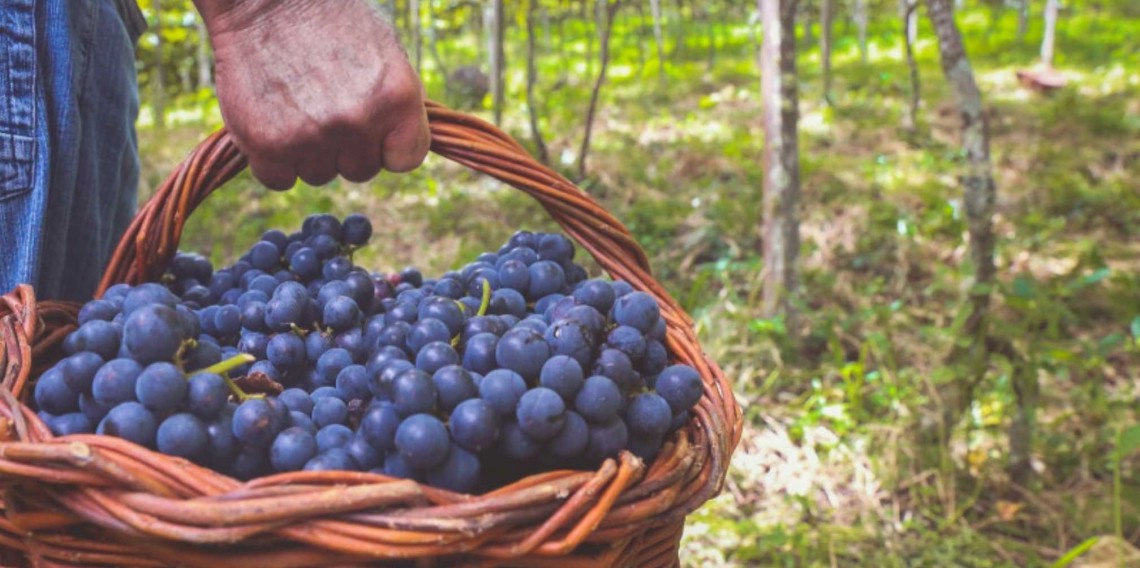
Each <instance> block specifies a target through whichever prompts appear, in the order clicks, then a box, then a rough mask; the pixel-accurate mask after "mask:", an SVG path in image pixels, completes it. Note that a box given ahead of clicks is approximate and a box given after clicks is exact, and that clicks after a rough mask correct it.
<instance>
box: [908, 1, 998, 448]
mask: <svg viewBox="0 0 1140 568" xmlns="http://www.w3.org/2000/svg"><path fill="white" fill-rule="evenodd" d="M950 2H951V0H927V7H928V12H929V14H930V21H931V23H932V24H933V26H934V30H935V32H936V33H937V35H938V48H939V53H940V55H941V59H942V70H943V72H944V73H945V74H946V82H947V83H948V84H949V85H950V88H951V91H952V92H953V93H954V99H955V102H956V103H957V105H958V112H959V115H960V117H961V122H962V150H963V154H964V155H965V162H966V163H965V164H964V165H963V167H962V170H961V172H960V174H959V181H960V183H961V184H962V189H963V193H964V196H963V201H964V202H965V209H966V223H967V231H968V233H969V239H970V242H969V254H970V259H971V261H972V263H973V268H974V285H973V286H972V287H971V289H970V291H969V297H968V299H967V302H968V303H967V306H966V307H967V308H968V310H969V314H968V315H967V317H966V319H965V323H964V324H963V327H962V330H961V332H960V336H961V337H962V339H963V341H961V342H959V343H957V344H956V345H955V346H954V348H953V349H952V350H951V352H950V354H949V355H948V356H947V358H946V362H945V363H946V366H947V367H948V368H950V369H958V370H961V372H960V373H958V376H957V377H956V378H955V380H953V381H946V382H942V383H941V384H938V385H936V392H935V393H932V394H933V397H932V398H933V399H934V400H936V401H938V402H937V404H938V405H939V406H940V407H941V408H938V409H936V410H935V411H933V412H931V413H928V414H927V416H929V415H931V414H933V415H935V416H937V418H936V419H934V420H930V419H926V420H924V422H923V424H922V426H923V427H922V428H920V432H919V433H920V435H921V436H922V437H923V443H924V444H935V445H936V446H937V447H939V448H944V447H945V444H946V443H947V442H948V441H949V438H950V433H951V432H952V430H953V428H954V426H955V425H956V424H957V423H958V421H959V419H960V418H961V416H962V414H963V413H964V412H965V411H966V410H967V409H968V408H969V406H970V404H971V403H972V401H973V396H974V389H975V388H976V387H977V385H978V383H979V382H980V381H981V380H982V378H983V377H984V376H985V372H986V368H987V367H988V365H989V359H990V350H991V348H990V343H989V341H988V340H987V339H988V338H987V334H988V328H989V326H988V321H987V320H988V315H989V305H990V287H991V286H992V283H993V280H994V231H993V212H994V198H995V193H996V189H995V187H994V178H993V170H992V166H991V165H990V144H989V132H988V126H987V124H986V116H985V113H984V109H983V107H982V94H981V92H980V91H979V90H978V84H977V82H976V81H975V80H974V71H973V69H972V68H971V66H970V61H969V59H968V58H967V57H966V51H965V48H964V47H963V45H962V35H961V33H959V31H958V27H957V25H955V23H954V11H953V8H952V6H951V4H950ZM928 447H929V446H928Z"/></svg>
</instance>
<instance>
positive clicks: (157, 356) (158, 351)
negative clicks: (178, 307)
mask: <svg viewBox="0 0 1140 568" xmlns="http://www.w3.org/2000/svg"><path fill="white" fill-rule="evenodd" d="M182 326H183V322H182V320H181V318H180V317H179V315H178V312H177V311H175V310H174V309H172V308H169V307H167V306H165V305H148V306H142V307H139V308H138V309H136V310H134V311H133V312H131V315H130V316H129V317H128V318H127V321H126V324H124V325H123V345H124V346H125V347H126V350H127V352H128V353H130V355H131V357H132V358H134V359H135V360H137V361H139V362H140V363H154V362H156V361H172V360H174V354H175V353H176V352H177V351H178V348H179V347H180V346H181V345H182V341H183V340H185V339H186V335H184V333H183V327H182ZM195 336H197V334H195Z"/></svg>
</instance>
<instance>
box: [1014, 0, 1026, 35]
mask: <svg viewBox="0 0 1140 568" xmlns="http://www.w3.org/2000/svg"><path fill="white" fill-rule="evenodd" d="M1028 29H1029V0H1018V2H1017V41H1018V42H1022V41H1024V40H1025V32H1026V31H1028Z"/></svg>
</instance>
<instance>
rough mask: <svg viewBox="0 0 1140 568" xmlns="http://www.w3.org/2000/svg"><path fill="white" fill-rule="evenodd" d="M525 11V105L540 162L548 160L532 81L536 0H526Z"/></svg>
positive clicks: (535, 68)
mask: <svg viewBox="0 0 1140 568" xmlns="http://www.w3.org/2000/svg"><path fill="white" fill-rule="evenodd" d="M527 4H528V6H527V11H526V106H527V110H528V111H529V114H530V134H531V137H533V138H534V148H535V151H536V152H537V153H538V159H539V161H541V162H542V163H544V164H545V163H548V162H549V161H550V158H549V156H548V155H547V152H546V142H544V141H543V140H542V131H541V130H540V129H539V127H538V102H537V101H536V100H535V98H534V83H535V81H537V80H538V66H537V65H536V64H535V53H534V51H535V50H534V35H535V34H534V12H535V8H536V7H537V5H538V0H528V2H527Z"/></svg>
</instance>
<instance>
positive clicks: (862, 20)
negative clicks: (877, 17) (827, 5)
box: [855, 0, 867, 63]
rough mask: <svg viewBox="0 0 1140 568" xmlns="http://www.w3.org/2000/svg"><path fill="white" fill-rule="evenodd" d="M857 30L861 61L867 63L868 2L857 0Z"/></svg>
mask: <svg viewBox="0 0 1140 568" xmlns="http://www.w3.org/2000/svg"><path fill="white" fill-rule="evenodd" d="M855 28H856V31H857V32H858V34H859V61H862V62H863V63H866V62H867V0H855Z"/></svg>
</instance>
